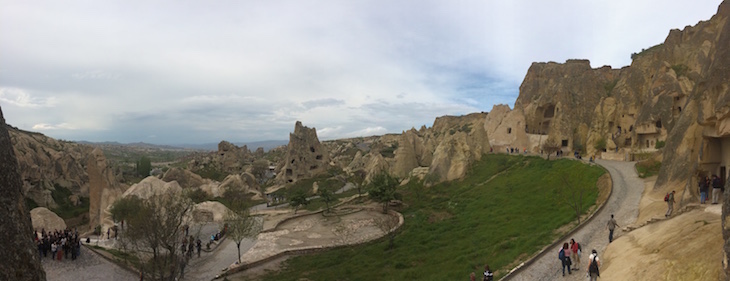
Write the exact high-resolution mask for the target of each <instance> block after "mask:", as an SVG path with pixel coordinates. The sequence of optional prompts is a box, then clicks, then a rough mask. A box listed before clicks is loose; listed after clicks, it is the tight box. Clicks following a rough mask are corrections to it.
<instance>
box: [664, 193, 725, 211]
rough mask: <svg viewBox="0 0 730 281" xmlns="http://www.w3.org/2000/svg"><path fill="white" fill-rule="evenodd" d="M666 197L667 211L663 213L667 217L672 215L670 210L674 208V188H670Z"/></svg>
mask: <svg viewBox="0 0 730 281" xmlns="http://www.w3.org/2000/svg"><path fill="white" fill-rule="evenodd" d="M713 192H714V191H713ZM666 199H667V200H666V201H667V213H666V214H664V217H667V218H668V217H670V216H671V215H672V211H673V210H674V190H672V192H670V193H668V194H667V198H666ZM713 204H714V203H713Z"/></svg>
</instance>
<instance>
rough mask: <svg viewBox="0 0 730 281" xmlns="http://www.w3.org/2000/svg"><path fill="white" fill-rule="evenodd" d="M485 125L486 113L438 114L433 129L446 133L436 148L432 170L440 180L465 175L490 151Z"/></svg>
mask: <svg viewBox="0 0 730 281" xmlns="http://www.w3.org/2000/svg"><path fill="white" fill-rule="evenodd" d="M485 125H486V114H484V113H473V114H469V115H466V116H462V117H460V118H454V117H450V116H445V117H439V118H436V121H435V122H434V126H433V131H434V132H437V133H439V135H443V136H444V137H443V138H442V139H441V140H440V141H439V142H438V145H437V146H436V148H435V151H434V153H433V161H432V162H431V165H430V171H429V173H432V174H436V175H438V179H439V180H438V182H441V181H451V180H455V179H459V178H462V177H463V176H464V175H465V174H466V170H467V168H468V167H469V165H470V164H471V163H474V162H475V161H479V160H480V159H481V158H482V155H483V154H485V153H487V152H489V149H490V145H489V138H488V136H487V131H486V129H485Z"/></svg>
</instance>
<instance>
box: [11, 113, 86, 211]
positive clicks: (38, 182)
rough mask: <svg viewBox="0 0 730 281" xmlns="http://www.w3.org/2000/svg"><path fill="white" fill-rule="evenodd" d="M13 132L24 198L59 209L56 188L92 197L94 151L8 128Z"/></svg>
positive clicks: (78, 145)
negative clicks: (90, 172) (89, 172)
mask: <svg viewBox="0 0 730 281" xmlns="http://www.w3.org/2000/svg"><path fill="white" fill-rule="evenodd" d="M5 128H7V130H8V131H9V132H10V136H11V140H12V143H13V149H14V152H15V155H17V158H18V165H19V166H20V174H21V179H22V180H23V194H24V195H25V196H26V197H28V198H30V199H31V200H33V201H34V202H35V203H36V204H37V205H38V206H42V207H56V206H57V205H56V202H55V201H54V200H53V197H51V190H52V189H53V188H54V187H55V186H60V187H63V188H66V189H69V190H70V191H71V192H72V193H73V194H76V195H79V196H82V197H88V196H89V179H88V176H87V174H86V169H85V168H84V167H85V164H86V159H87V158H88V156H89V154H90V153H91V151H92V149H93V148H92V147H90V146H86V145H81V144H76V143H73V142H66V141H60V140H55V139H53V138H49V137H47V136H45V135H43V134H40V133H34V132H28V131H23V130H19V129H17V128H13V127H10V126H5Z"/></svg>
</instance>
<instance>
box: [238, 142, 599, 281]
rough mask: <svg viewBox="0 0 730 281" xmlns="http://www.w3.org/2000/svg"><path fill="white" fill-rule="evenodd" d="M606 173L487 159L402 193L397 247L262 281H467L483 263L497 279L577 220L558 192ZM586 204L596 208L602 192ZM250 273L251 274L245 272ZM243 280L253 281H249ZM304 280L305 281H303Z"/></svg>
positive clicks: (294, 266)
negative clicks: (449, 178)
mask: <svg viewBox="0 0 730 281" xmlns="http://www.w3.org/2000/svg"><path fill="white" fill-rule="evenodd" d="M603 173H604V170H603V169H602V168H600V167H596V166H588V165H585V164H583V163H581V162H578V161H571V160H552V161H546V160H544V159H542V158H539V157H524V156H508V155H503V154H490V155H486V156H485V157H484V158H483V160H482V161H480V162H478V163H476V164H474V165H473V167H472V168H471V170H470V172H469V174H468V176H467V177H466V178H465V179H463V180H461V181H458V182H450V183H443V184H439V185H436V186H432V187H428V188H426V187H423V186H422V185H420V184H418V183H414V182H411V183H410V184H408V185H406V186H402V187H400V188H399V192H401V193H402V194H403V200H404V203H405V204H404V206H405V207H403V208H402V209H401V210H399V211H400V212H401V213H402V214H403V215H404V217H405V224H404V226H403V227H402V228H401V229H400V230H399V233H398V235H397V236H396V238H395V247H394V248H393V249H386V247H387V245H388V243H387V241H386V240H385V239H380V240H377V241H375V242H371V243H368V244H365V245H360V246H353V247H349V248H344V249H337V250H332V251H328V252H324V253H319V254H314V255H307V256H299V257H294V258H290V259H289V260H287V261H286V262H284V264H283V266H282V268H281V269H280V271H277V272H270V273H269V274H268V275H266V276H263V277H261V279H262V280H277V281H280V280H468V276H469V273H471V272H472V271H475V272H476V273H477V275H479V274H480V271H481V269H482V268H483V266H484V264H489V265H490V267H491V268H492V269H493V270H495V269H497V272H496V276H495V277H497V279H498V278H500V277H502V276H503V275H504V274H506V272H508V271H509V269H511V268H512V267H513V266H514V263H515V261H516V260H517V259H518V258H521V259H524V258H525V257H528V256H530V255H532V254H533V253H535V252H537V251H539V250H540V249H541V248H542V247H544V246H546V245H548V244H550V243H551V242H552V241H553V240H554V239H556V238H557V237H558V236H559V233H557V232H556V229H558V228H560V227H561V226H564V225H566V224H568V223H570V222H571V221H573V220H574V219H575V212H574V211H572V209H570V207H568V206H567V205H566V204H560V203H558V199H557V198H556V195H555V194H556V190H557V189H559V188H565V185H566V184H565V181H564V180H563V178H564V177H566V176H567V177H570V182H571V184H573V185H582V186H590V187H595V184H596V181H597V180H598V178H599V177H600V176H601V175H602V174H603ZM590 190H591V192H590V194H589V195H588V196H587V197H586V198H585V200H584V201H583V202H582V204H583V206H584V209H588V207H589V206H591V205H593V204H595V201H596V197H597V194H598V190H597V188H591V189H590ZM243 275H245V273H244V274H243ZM239 278H243V279H240V280H246V279H245V278H246V277H239ZM302 278H303V279H302Z"/></svg>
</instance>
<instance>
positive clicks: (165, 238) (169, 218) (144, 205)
mask: <svg viewBox="0 0 730 281" xmlns="http://www.w3.org/2000/svg"><path fill="white" fill-rule="evenodd" d="M121 200H130V201H129V202H126V203H122V205H121V206H124V204H130V205H131V206H134V207H135V209H134V210H133V211H132V212H130V213H127V214H126V215H122V217H124V218H126V219H127V230H126V231H124V232H123V233H122V235H121V236H120V239H122V240H124V244H125V245H129V246H130V247H131V248H132V251H131V252H130V253H133V254H135V255H137V258H139V260H140V266H141V267H142V268H141V270H142V271H146V272H148V273H149V274H150V276H151V278H152V279H156V280H163V279H169V278H171V277H174V276H175V275H176V274H177V272H178V271H177V269H178V265H180V260H181V259H182V258H183V257H184V255H183V254H182V253H179V252H178V250H179V243H180V241H181V240H182V239H183V238H184V237H183V235H184V233H183V230H182V226H183V225H185V224H188V223H189V222H188V218H189V217H190V215H189V214H190V212H191V211H192V208H193V203H192V201H190V199H188V198H186V197H185V196H183V195H182V194H181V193H180V192H171V193H164V194H156V195H153V196H152V197H150V198H148V199H132V198H131V197H130V198H123V199H121ZM120 208H121V207H120ZM119 210H124V208H121V209H118V210H117V215H120V214H124V212H121V213H119Z"/></svg>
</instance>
